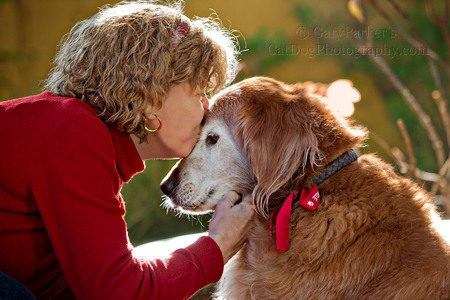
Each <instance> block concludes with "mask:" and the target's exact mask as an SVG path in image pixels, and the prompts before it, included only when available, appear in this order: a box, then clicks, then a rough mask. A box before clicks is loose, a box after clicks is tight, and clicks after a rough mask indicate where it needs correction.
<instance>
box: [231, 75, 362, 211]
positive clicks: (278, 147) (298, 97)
mask: <svg viewBox="0 0 450 300" xmlns="http://www.w3.org/2000/svg"><path fill="white" fill-rule="evenodd" d="M246 98H247V99H246V101H243V103H242V106H241V108H240V110H239V113H238V119H239V126H238V135H240V137H241V142H242V145H243V149H244V154H245V155H246V157H247V160H248V161H249V162H250V165H251V166H252V168H253V174H254V176H255V182H256V186H255V189H254V190H253V199H254V202H255V205H256V209H257V212H258V213H259V214H260V215H261V216H263V217H266V218H267V217H268V216H269V212H270V211H272V210H273V209H274V208H275V207H277V206H278V205H279V204H280V201H282V199H284V197H286V196H287V195H288V194H289V192H290V190H289V189H291V188H293V186H292V185H299V184H302V183H305V182H304V181H305V180H306V178H307V177H308V176H314V172H317V169H318V167H321V166H324V165H326V164H327V163H328V162H329V161H331V160H333V159H335V158H336V157H337V156H339V155H340V154H342V153H343V151H346V150H348V148H351V147H353V146H354V145H355V144H359V143H360V142H361V141H362V140H363V139H364V136H365V132H362V131H357V130H356V131H355V132H352V128H351V127H349V126H347V124H346V123H345V122H341V121H339V120H338V119H337V118H336V117H335V116H334V115H333V114H332V113H331V111H329V110H328V109H327V108H326V107H325V104H324V103H323V102H321V101H320V97H318V96H314V95H312V94H311V93H309V92H307V91H306V90H305V89H302V88H301V86H298V85H296V86H291V87H289V86H283V85H280V83H277V86H274V85H273V84H272V85H267V86H266V88H265V89H260V90H259V91H258V93H254V94H250V95H249V94H247V97H246ZM340 151H342V152H340ZM309 179H311V178H309ZM297 187H299V186H297Z"/></svg>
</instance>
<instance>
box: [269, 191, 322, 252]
mask: <svg viewBox="0 0 450 300" xmlns="http://www.w3.org/2000/svg"><path fill="white" fill-rule="evenodd" d="M298 193H299V190H295V191H293V192H292V193H290V194H289V196H287V197H286V199H285V200H284V202H283V205H282V206H281V207H280V208H278V209H276V210H275V211H273V212H272V214H271V215H270V227H269V228H270V242H269V248H268V249H267V251H266V253H267V252H268V251H270V247H271V245H272V233H273V225H274V224H275V220H276V228H275V231H276V237H277V252H278V253H281V252H283V251H286V250H287V249H288V248H289V225H290V222H291V210H292V202H293V200H294V199H295V198H297V195H298ZM319 203H320V194H319V190H318V188H317V185H313V186H311V188H305V189H303V190H302V193H301V194H300V200H299V204H300V205H301V206H303V207H304V208H306V209H308V210H310V211H314V210H315V209H316V208H317V206H318V205H319Z"/></svg>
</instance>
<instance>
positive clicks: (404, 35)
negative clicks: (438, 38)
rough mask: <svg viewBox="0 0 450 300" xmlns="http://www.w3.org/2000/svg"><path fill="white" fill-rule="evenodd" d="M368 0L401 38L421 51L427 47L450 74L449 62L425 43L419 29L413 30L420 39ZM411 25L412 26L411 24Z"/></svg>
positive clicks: (430, 56)
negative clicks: (415, 37)
mask: <svg viewBox="0 0 450 300" xmlns="http://www.w3.org/2000/svg"><path fill="white" fill-rule="evenodd" d="M368 2H369V3H370V4H371V5H372V7H373V8H374V9H375V10H376V11H377V12H378V14H380V16H382V17H383V18H384V19H385V20H386V21H387V22H388V24H389V26H391V27H392V28H393V29H394V30H395V32H396V33H398V35H399V36H400V37H401V38H403V39H404V40H405V41H406V42H408V43H409V44H411V46H413V47H414V48H416V49H417V50H419V51H423V49H426V50H427V51H425V54H426V56H427V57H429V58H431V59H433V60H435V61H437V62H438V63H439V65H440V66H442V68H443V69H444V70H445V72H446V73H447V75H448V76H450V67H449V66H448V65H447V63H446V62H445V61H444V60H442V59H441V58H440V57H439V55H438V54H437V53H436V52H434V51H433V50H432V49H431V48H429V47H427V46H426V45H425V44H424V42H423V41H422V39H421V38H420V36H419V35H418V33H417V30H413V31H415V33H416V36H417V37H418V39H414V38H413V37H411V36H410V35H409V34H408V33H407V32H406V31H404V30H403V28H402V27H400V26H399V25H398V24H397V23H396V22H395V21H394V19H392V18H391V17H390V16H389V15H388V13H387V12H386V11H384V10H383V9H382V8H381V7H379V6H378V4H377V3H376V1H375V0H368ZM391 4H392V3H391ZM398 13H399V14H400V15H401V16H402V14H401V13H400V12H398ZM404 16H405V14H403V17H404ZM408 21H409V19H408ZM408 21H407V22H408ZM409 23H410V21H409ZM410 24H411V23H410ZM412 26H413V28H415V27H414V25H412ZM410 27H411V25H410Z"/></svg>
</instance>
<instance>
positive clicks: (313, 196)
mask: <svg viewBox="0 0 450 300" xmlns="http://www.w3.org/2000/svg"><path fill="white" fill-rule="evenodd" d="M319 203H320V194H319V189H318V188H317V185H313V186H312V187H311V189H306V188H305V189H303V190H302V193H301V194H300V200H299V204H300V205H301V206H303V207H304V208H306V209H307V210H310V211H314V210H315V209H316V208H317V206H318V205H319Z"/></svg>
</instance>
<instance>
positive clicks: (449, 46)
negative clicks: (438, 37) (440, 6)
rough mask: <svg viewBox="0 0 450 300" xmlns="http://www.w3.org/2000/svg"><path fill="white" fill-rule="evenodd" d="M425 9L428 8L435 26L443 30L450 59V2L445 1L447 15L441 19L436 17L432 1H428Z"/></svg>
mask: <svg viewBox="0 0 450 300" xmlns="http://www.w3.org/2000/svg"><path fill="white" fill-rule="evenodd" d="M425 7H426V10H427V13H428V15H429V16H430V19H431V21H433V23H434V24H436V25H437V26H439V28H441V31H442V35H443V36H444V38H445V42H446V44H447V55H448V57H450V34H449V32H448V29H447V22H448V18H449V10H450V1H449V0H445V13H444V16H442V17H441V18H439V17H438V16H437V15H436V11H435V10H434V6H433V3H432V0H426V1H425Z"/></svg>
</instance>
